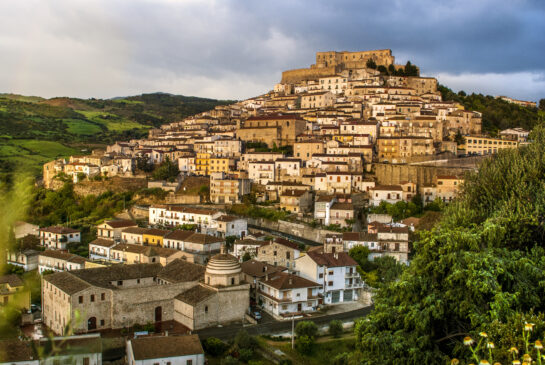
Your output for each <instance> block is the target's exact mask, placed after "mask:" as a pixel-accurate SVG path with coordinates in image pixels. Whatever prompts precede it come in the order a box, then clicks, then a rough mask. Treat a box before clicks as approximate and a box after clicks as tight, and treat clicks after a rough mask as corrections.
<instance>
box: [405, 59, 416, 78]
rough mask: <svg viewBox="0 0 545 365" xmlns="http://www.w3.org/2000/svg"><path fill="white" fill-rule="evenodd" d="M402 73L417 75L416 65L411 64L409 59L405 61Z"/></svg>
mask: <svg viewBox="0 0 545 365" xmlns="http://www.w3.org/2000/svg"><path fill="white" fill-rule="evenodd" d="M403 75H404V76H418V75H419V72H418V67H416V66H415V65H413V64H412V63H411V61H407V63H406V64H405V68H404V72H403Z"/></svg>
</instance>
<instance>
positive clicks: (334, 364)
mask: <svg viewBox="0 0 545 365" xmlns="http://www.w3.org/2000/svg"><path fill="white" fill-rule="evenodd" d="M349 359H350V355H349V354H348V353H347V352H343V353H342V354H338V355H337V356H335V357H334V358H333V360H331V365H348V361H349Z"/></svg>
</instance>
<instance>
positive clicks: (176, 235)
mask: <svg viewBox="0 0 545 365" xmlns="http://www.w3.org/2000/svg"><path fill="white" fill-rule="evenodd" d="M194 233H195V232H193V231H183V230H181V229H175V230H174V231H172V232H170V233H168V234H167V235H166V236H165V237H164V238H166V239H169V240H175V241H185V240H186V238H188V237H189V236H191V235H193V234H194Z"/></svg>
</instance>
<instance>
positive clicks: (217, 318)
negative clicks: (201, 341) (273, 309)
mask: <svg viewBox="0 0 545 365" xmlns="http://www.w3.org/2000/svg"><path fill="white" fill-rule="evenodd" d="M249 289H250V284H248V283H246V282H245V281H244V277H243V275H242V268H241V266H240V263H239V262H238V260H237V259H236V258H235V257H234V256H231V255H229V254H226V253H224V252H222V253H220V254H217V255H215V256H213V257H212V258H211V259H210V261H209V262H208V264H207V265H206V271H205V273H204V282H200V283H198V284H197V285H195V286H193V287H191V288H190V289H188V290H186V291H184V292H182V293H180V294H179V295H178V296H176V297H175V299H174V320H175V321H177V322H179V323H181V324H183V325H184V326H186V327H187V328H189V329H190V330H192V331H193V330H198V329H202V328H206V327H211V326H218V325H225V324H228V323H233V322H242V320H243V318H244V316H245V314H246V311H247V309H248V306H249V304H250V291H249Z"/></svg>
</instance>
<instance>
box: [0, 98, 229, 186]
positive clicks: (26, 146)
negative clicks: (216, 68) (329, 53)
mask: <svg viewBox="0 0 545 365" xmlns="http://www.w3.org/2000/svg"><path fill="white" fill-rule="evenodd" d="M230 103H232V101H228V100H215V99H205V98H198V97H192V96H183V95H172V94H165V93H154V94H143V95H138V96H129V97H122V98H115V99H77V98H67V97H61V98H52V99H44V98H41V97H37V96H23V95H15V94H0V174H3V175H5V174H9V173H11V172H13V171H15V170H22V171H28V172H30V173H32V174H35V175H38V174H39V173H40V171H41V165H42V164H43V163H44V162H46V161H49V160H52V159H54V158H58V157H64V156H69V155H71V154H78V153H80V154H83V153H86V152H89V151H90V149H92V148H95V147H99V146H104V145H106V144H110V143H112V142H114V141H116V140H128V139H131V138H139V137H142V136H145V135H146V134H147V132H148V130H149V129H150V128H154V127H158V126H160V125H161V124H164V123H169V122H172V121H175V120H179V119H182V118H185V117H187V116H190V115H193V114H197V113H201V112H203V111H206V110H210V109H213V108H214V107H215V106H216V105H225V104H230Z"/></svg>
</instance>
